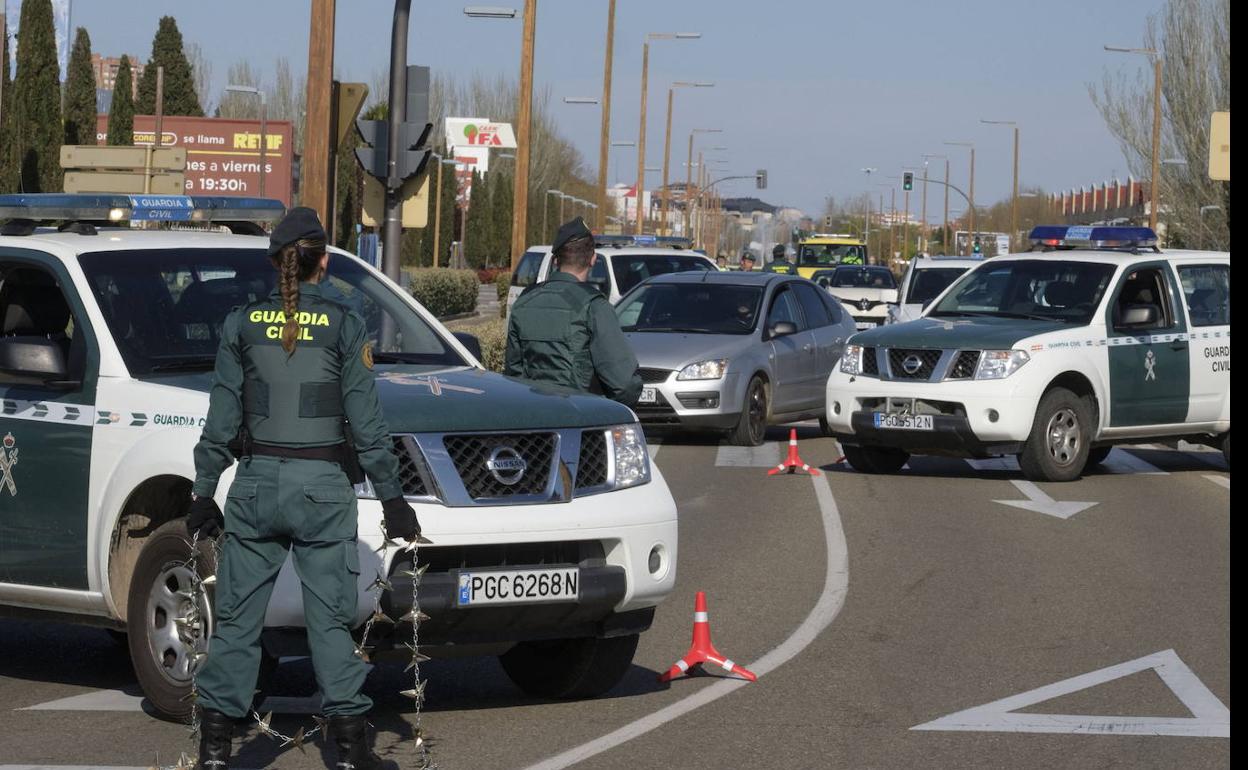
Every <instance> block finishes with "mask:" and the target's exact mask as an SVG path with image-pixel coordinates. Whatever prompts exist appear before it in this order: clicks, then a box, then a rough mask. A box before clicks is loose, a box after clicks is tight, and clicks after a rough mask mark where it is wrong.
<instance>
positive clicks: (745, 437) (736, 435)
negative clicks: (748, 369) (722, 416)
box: [728, 374, 771, 446]
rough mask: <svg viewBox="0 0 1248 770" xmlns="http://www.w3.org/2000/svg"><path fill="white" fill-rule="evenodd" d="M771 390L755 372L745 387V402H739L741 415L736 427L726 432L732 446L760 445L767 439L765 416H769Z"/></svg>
mask: <svg viewBox="0 0 1248 770" xmlns="http://www.w3.org/2000/svg"><path fill="white" fill-rule="evenodd" d="M770 402H771V392H770V390H769V389H768V387H767V381H766V380H764V379H763V378H762V377H759V376H758V375H757V374H756V375H754V376H753V377H752V378H751V379H750V384H749V385H747V386H746V388H745V402H744V403H742V404H741V417H740V418H739V419H738V420H737V427H736V428H734V429H733V431H732V433H730V434H728V441H729V443H731V444H733V445H734V446H762V444H763V442H764V441H765V440H766V439H767V418H768V417H769V416H770V412H771V409H770V406H771V403H770Z"/></svg>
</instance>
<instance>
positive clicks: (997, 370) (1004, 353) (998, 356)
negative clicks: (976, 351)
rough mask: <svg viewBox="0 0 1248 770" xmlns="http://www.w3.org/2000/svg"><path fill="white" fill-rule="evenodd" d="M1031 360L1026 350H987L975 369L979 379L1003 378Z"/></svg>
mask: <svg viewBox="0 0 1248 770" xmlns="http://www.w3.org/2000/svg"><path fill="white" fill-rule="evenodd" d="M1030 360H1031V356H1029V355H1027V351H1025V350H985V351H984V354H983V355H982V356H980V357H979V368H978V369H976V370H975V379H977V380H1003V379H1005V378H1006V377H1009V376H1010V375H1011V374H1013V373H1014V372H1017V371H1018V370H1019V369H1021V368H1022V366H1023V364H1025V363H1027V362H1028V361H1030Z"/></svg>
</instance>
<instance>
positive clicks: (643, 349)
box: [624, 332, 757, 369]
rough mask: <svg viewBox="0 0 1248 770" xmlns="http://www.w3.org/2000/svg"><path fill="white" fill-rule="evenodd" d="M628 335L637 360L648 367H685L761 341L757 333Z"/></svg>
mask: <svg viewBox="0 0 1248 770" xmlns="http://www.w3.org/2000/svg"><path fill="white" fill-rule="evenodd" d="M624 336H625V337H627V338H628V343H629V345H631V346H632V348H633V353H635V354H636V355H637V363H639V364H641V365H642V366H644V367H646V368H648V369H681V368H683V367H684V366H686V365H687V364H692V363H696V362H698V361H710V360H714V359H717V358H733V357H734V356H738V355H740V354H741V352H742V351H743V350H745V349H746V348H748V347H749V346H750V345H752V344H754V343H755V342H756V341H757V340H756V338H755V335H754V333H751V334H680V333H677V332H629V333H627V334H625V335H624Z"/></svg>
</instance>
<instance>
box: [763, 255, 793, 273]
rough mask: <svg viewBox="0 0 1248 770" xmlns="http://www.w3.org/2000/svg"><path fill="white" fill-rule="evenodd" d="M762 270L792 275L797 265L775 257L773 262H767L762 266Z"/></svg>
mask: <svg viewBox="0 0 1248 770" xmlns="http://www.w3.org/2000/svg"><path fill="white" fill-rule="evenodd" d="M763 272H764V273H783V274H784V275H794V274H795V273H797V265H795V264H793V263H792V262H790V261H788V260H787V259H777V260H775V261H773V262H768V263H767V265H766V267H764V268H763Z"/></svg>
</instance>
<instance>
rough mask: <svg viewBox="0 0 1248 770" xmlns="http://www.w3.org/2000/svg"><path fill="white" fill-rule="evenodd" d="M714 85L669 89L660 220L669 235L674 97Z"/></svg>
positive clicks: (683, 83) (675, 85)
mask: <svg viewBox="0 0 1248 770" xmlns="http://www.w3.org/2000/svg"><path fill="white" fill-rule="evenodd" d="M714 85H715V84H714V83H701V82H699V83H693V82H688V81H683V80H678V81H676V82H674V83H672V85H671V86H670V87H669V88H668V89H667V130H666V132H665V133H664V135H663V187H662V188H661V190H662V197H661V200H660V204H661V209H660V211H661V213H660V214H659V220H660V222H661V224H660V229H661V230H666V234H667V235H671V234H672V232H671V228H670V227H669V226H668V223H667V216H668V208H669V206H670V201H671V198H672V191H671V190H670V189H669V188H668V173H667V172H668V167H669V165H670V164H671V160H672V97H673V95H674V93H675V90H676V89H677V88H710V87H712V86H714Z"/></svg>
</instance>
